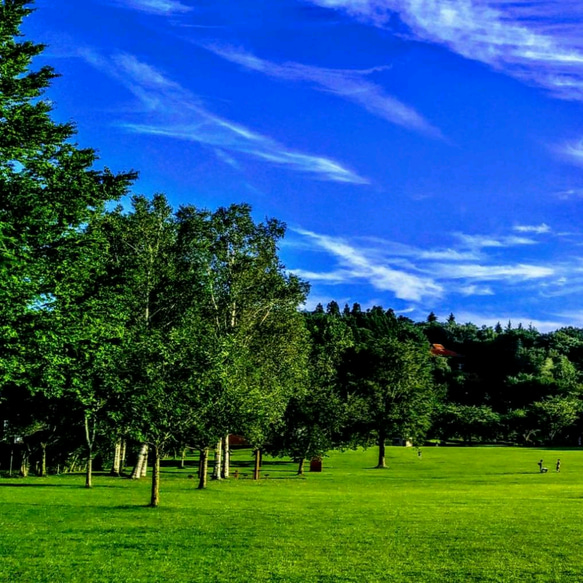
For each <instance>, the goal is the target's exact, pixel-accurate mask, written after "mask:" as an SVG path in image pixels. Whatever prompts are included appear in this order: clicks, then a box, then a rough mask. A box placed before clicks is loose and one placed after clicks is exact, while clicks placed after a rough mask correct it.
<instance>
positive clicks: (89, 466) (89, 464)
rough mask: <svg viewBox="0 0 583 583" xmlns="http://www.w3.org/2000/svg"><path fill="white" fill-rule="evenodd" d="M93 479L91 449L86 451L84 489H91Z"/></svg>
mask: <svg viewBox="0 0 583 583" xmlns="http://www.w3.org/2000/svg"><path fill="white" fill-rule="evenodd" d="M92 479H93V452H92V451H91V449H89V450H87V468H86V470H85V487H86V488H91V486H92V485H93V484H92V482H91V480H92Z"/></svg>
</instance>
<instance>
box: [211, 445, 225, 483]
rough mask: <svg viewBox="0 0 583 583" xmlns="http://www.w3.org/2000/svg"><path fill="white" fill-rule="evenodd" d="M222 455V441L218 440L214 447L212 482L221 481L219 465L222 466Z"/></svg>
mask: <svg viewBox="0 0 583 583" xmlns="http://www.w3.org/2000/svg"><path fill="white" fill-rule="evenodd" d="M222 453H223V440H222V439H219V441H218V442H217V445H216V447H215V459H214V465H213V475H212V479H213V480H220V479H221V465H222V457H223V455H222Z"/></svg>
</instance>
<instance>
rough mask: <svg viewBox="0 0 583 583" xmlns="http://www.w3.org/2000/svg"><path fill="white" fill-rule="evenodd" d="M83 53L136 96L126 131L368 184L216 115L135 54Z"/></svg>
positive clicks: (349, 172) (320, 159) (323, 159)
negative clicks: (202, 146)
mask: <svg viewBox="0 0 583 583" xmlns="http://www.w3.org/2000/svg"><path fill="white" fill-rule="evenodd" d="M82 56H83V57H84V58H85V59H86V60H87V61H88V62H89V63H91V64H92V65H94V66H96V67H98V68H99V69H101V70H103V71H105V72H106V73H108V74H109V75H111V76H112V77H114V78H115V79H117V80H118V81H119V82H120V83H122V84H123V85H125V87H126V88H127V89H128V90H129V91H131V92H132V93H133V94H134V95H135V97H136V98H137V99H138V101H139V104H140V106H141V107H139V108H133V112H132V113H133V117H134V118H135V117H137V118H138V121H131V117H130V119H129V120H128V119H126V120H124V121H120V122H118V125H120V126H122V127H124V128H125V129H127V130H130V131H132V132H136V133H143V134H150V135H158V136H166V137H170V138H176V139H180V140H186V141H192V142H198V143H200V144H204V145H207V146H211V147H213V150H214V151H215V152H216V151H217V149H219V150H224V151H225V150H226V151H230V152H239V153H242V154H246V155H248V156H251V157H253V158H256V159H259V160H264V161H266V162H269V163H270V164H272V165H275V166H279V167H282V168H286V169H288V170H292V171H295V172H301V173H305V174H309V175H311V176H313V177H314V178H316V179H320V180H328V181H333V182H345V183H351V184H366V183H368V181H367V180H366V179H365V178H363V177H361V176H359V175H358V174H356V173H355V172H353V171H352V170H349V169H348V168H346V167H344V166H343V165H342V164H340V163H339V162H337V161H335V160H332V159H330V158H326V157H323V156H316V155H311V154H305V153H302V152H296V151H294V150H292V149H290V148H287V147H285V146H284V145H282V144H280V143H278V142H277V141H275V140H273V139H272V138H270V137H268V136H264V135H262V134H259V133H257V132H254V131H252V130H250V129H249V128H247V127H245V126H243V125H240V124H237V123H235V122H232V121H230V120H227V119H224V118H221V117H218V116H216V115H214V114H213V113H211V112H210V111H208V109H206V107H205V106H204V105H203V103H202V101H201V99H200V98H198V97H197V96H195V95H193V94H192V93H190V92H189V91H187V90H186V89H184V88H183V87H181V86H180V85H179V84H178V83H175V82H174V81H172V80H170V79H168V78H167V77H165V76H164V75H163V74H162V73H161V72H160V71H158V70H157V69H155V68H154V67H152V66H151V65H149V64H147V63H143V62H142V61H139V60H138V59H137V58H136V57H134V56H133V55H128V54H119V55H115V56H113V57H112V58H111V59H106V58H104V57H102V56H101V55H99V54H97V53H95V52H91V51H83V52H82ZM223 153H224V152H223Z"/></svg>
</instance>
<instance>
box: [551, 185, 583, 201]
mask: <svg viewBox="0 0 583 583" xmlns="http://www.w3.org/2000/svg"><path fill="white" fill-rule="evenodd" d="M555 196H556V197H557V198H558V199H559V200H572V199H577V198H583V188H569V189H567V190H561V191H559V192H556V193H555Z"/></svg>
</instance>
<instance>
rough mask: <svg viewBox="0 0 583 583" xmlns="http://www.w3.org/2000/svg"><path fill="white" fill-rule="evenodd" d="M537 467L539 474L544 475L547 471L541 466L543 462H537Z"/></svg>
mask: <svg viewBox="0 0 583 583" xmlns="http://www.w3.org/2000/svg"><path fill="white" fill-rule="evenodd" d="M538 467H539V470H540V473H541V474H544V473H546V472H548V471H549V470H548V468H545V467H544V466H543V460H541V461H540V462H538Z"/></svg>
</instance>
